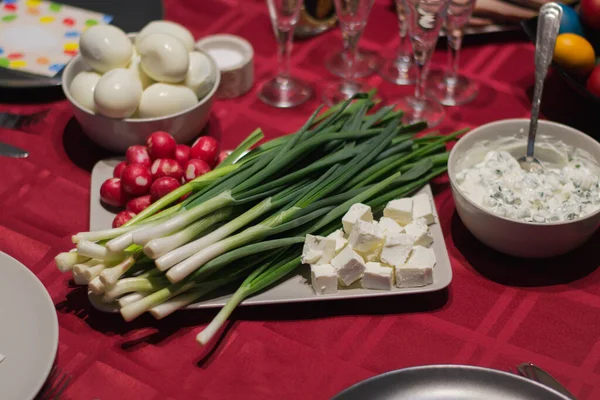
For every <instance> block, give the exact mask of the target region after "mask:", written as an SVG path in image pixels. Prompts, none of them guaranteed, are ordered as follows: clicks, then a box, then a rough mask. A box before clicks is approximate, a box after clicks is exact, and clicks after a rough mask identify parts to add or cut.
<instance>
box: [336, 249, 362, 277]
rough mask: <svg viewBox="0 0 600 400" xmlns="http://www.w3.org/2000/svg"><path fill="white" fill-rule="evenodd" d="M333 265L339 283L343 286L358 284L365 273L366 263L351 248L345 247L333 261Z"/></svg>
mask: <svg viewBox="0 0 600 400" xmlns="http://www.w3.org/2000/svg"><path fill="white" fill-rule="evenodd" d="M331 265H333V268H335V270H336V272H337V274H338V279H339V282H340V284H341V285H343V286H349V285H351V284H352V283H354V282H356V281H357V280H359V279H360V278H362V276H363V273H364V272H365V261H364V260H363V258H362V257H361V256H360V255H359V254H358V253H356V252H355V251H354V250H352V247H350V246H346V247H344V249H343V250H342V251H340V254H338V255H337V256H335V257H334V258H333V260H331Z"/></svg>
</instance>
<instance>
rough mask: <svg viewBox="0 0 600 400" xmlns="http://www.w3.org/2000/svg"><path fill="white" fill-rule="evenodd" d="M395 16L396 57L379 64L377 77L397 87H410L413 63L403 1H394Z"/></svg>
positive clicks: (413, 75) (413, 72) (413, 73)
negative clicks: (396, 27)
mask: <svg viewBox="0 0 600 400" xmlns="http://www.w3.org/2000/svg"><path fill="white" fill-rule="evenodd" d="M396 15H397V17H398V28H399V29H398V30H399V32H400V44H399V45H398V50H397V51H396V56H395V57H394V58H391V59H388V60H385V61H384V62H383V63H382V64H381V68H380V70H379V75H381V77H382V78H383V79H386V80H388V81H390V82H393V83H395V84H398V85H412V84H413V83H415V70H414V68H412V67H413V61H412V55H411V54H410V45H409V43H408V24H407V21H406V9H405V7H404V1H403V0H396Z"/></svg>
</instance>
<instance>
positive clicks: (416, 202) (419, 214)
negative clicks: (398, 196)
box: [412, 193, 435, 225]
mask: <svg viewBox="0 0 600 400" xmlns="http://www.w3.org/2000/svg"><path fill="white" fill-rule="evenodd" d="M412 199H413V212H412V218H413V220H417V219H419V218H425V221H427V225H431V224H433V223H434V222H435V217H434V214H433V205H432V204H431V199H430V198H429V195H428V194H427V193H421V194H418V195H416V196H413V198H412Z"/></svg>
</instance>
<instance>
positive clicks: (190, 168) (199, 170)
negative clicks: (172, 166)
mask: <svg viewBox="0 0 600 400" xmlns="http://www.w3.org/2000/svg"><path fill="white" fill-rule="evenodd" d="M207 172H210V166H209V165H208V164H207V163H205V162H204V161H202V160H200V159H198V158H192V159H191V160H189V161H188V162H187V164H185V173H184V175H183V178H184V179H185V181H186V182H189V181H192V180H194V179H196V178H197V177H199V176H201V175H204V174H205V173H207Z"/></svg>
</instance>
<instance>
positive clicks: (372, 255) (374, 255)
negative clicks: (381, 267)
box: [359, 246, 383, 262]
mask: <svg viewBox="0 0 600 400" xmlns="http://www.w3.org/2000/svg"><path fill="white" fill-rule="evenodd" d="M382 248H383V246H379V247H376V248H375V249H373V250H371V251H370V252H369V253H367V254H365V255H364V256H363V258H364V259H365V261H366V262H379V257H381V249H382ZM359 254H360V253H359Z"/></svg>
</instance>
